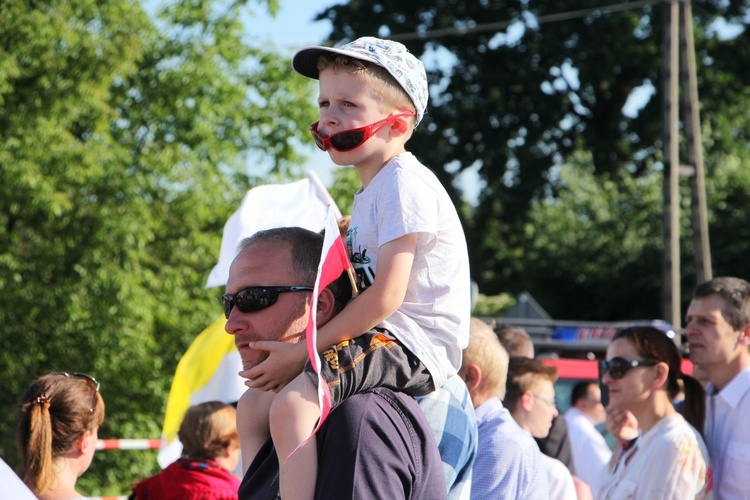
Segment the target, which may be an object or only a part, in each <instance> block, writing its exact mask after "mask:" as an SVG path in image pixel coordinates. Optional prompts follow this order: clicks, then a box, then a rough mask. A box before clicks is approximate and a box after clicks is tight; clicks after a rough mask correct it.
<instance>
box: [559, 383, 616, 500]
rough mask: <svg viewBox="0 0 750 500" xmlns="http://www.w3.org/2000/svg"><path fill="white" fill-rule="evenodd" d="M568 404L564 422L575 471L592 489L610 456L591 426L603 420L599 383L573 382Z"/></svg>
mask: <svg viewBox="0 0 750 500" xmlns="http://www.w3.org/2000/svg"><path fill="white" fill-rule="evenodd" d="M570 404H571V406H570V408H568V411H566V412H565V421H566V423H567V424H568V439H570V445H571V449H572V451H573V463H574V464H575V468H576V474H577V475H578V477H580V478H581V479H582V480H583V481H584V482H586V483H588V485H589V486H591V489H592V490H594V491H596V488H597V487H598V484H597V480H598V478H599V474H600V472H601V470H602V468H604V466H605V465H606V464H607V463H608V462H609V459H610V458H611V457H612V450H610V448H609V446H608V445H607V442H606V441H605V440H604V436H602V434H601V433H600V432H599V431H598V430H597V429H596V427H594V426H595V425H597V424H600V423H602V422H604V419H605V417H606V414H605V412H604V405H602V392H601V389H599V384H598V383H597V382H594V381H584V382H579V383H577V384H576V385H575V386H574V387H573V391H572V393H571V396H570Z"/></svg>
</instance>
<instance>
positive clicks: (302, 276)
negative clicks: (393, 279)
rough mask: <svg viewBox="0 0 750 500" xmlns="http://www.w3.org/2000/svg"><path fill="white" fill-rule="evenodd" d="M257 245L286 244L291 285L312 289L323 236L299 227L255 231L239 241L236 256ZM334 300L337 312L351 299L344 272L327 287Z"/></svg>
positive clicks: (321, 249)
mask: <svg viewBox="0 0 750 500" xmlns="http://www.w3.org/2000/svg"><path fill="white" fill-rule="evenodd" d="M259 245H286V246H288V247H289V248H290V249H291V252H292V269H291V271H292V274H293V275H294V276H295V279H296V280H297V282H296V283H291V285H299V286H314V285H315V278H316V277H317V275H318V263H319V262H320V254H321V253H322V251H323V235H322V234H321V233H316V232H314V231H310V230H309V229H304V228H301V227H276V228H272V229H265V230H263V231H258V232H256V233H254V234H253V235H252V236H249V237H247V238H245V239H243V240H242V241H240V243H239V245H238V246H237V254H238V255H239V254H241V253H242V252H244V251H245V250H247V249H248V248H251V247H255V246H259ZM327 288H328V289H329V290H330V291H331V293H332V294H333V297H334V298H335V299H336V309H337V311H339V312H340V311H341V310H342V309H343V308H344V306H346V304H347V302H349V300H350V299H351V298H352V287H351V282H350V281H349V276H348V274H347V272H346V271H344V272H343V273H341V276H339V277H338V279H336V280H334V281H333V282H332V283H331V284H330V285H328V287H327Z"/></svg>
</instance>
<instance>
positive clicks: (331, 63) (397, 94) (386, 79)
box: [318, 54, 417, 130]
mask: <svg viewBox="0 0 750 500" xmlns="http://www.w3.org/2000/svg"><path fill="white" fill-rule="evenodd" d="M326 69H330V70H333V71H339V70H343V71H346V72H347V73H349V74H350V75H355V76H357V77H359V78H362V79H363V80H364V81H365V83H367V84H368V85H369V87H370V88H371V89H372V91H373V93H374V94H375V97H376V98H377V100H378V101H379V103H380V105H379V106H378V110H379V111H380V112H381V113H383V114H388V113H391V112H392V111H396V110H404V111H406V110H408V111H411V112H413V113H415V116H416V112H417V110H416V108H415V106H414V102H413V101H412V100H411V97H409V94H407V93H406V91H405V90H404V88H403V87H402V86H401V85H400V84H399V83H398V82H397V81H396V79H395V78H393V76H392V75H391V74H390V73H389V72H388V70H387V69H385V68H384V67H382V66H378V65H377V64H373V63H369V62H367V61H362V60H360V59H355V58H353V57H348V56H343V55H333V54H332V55H325V54H324V55H321V56H320V57H319V58H318V71H319V72H322V71H323V70H326ZM415 116H412V117H410V119H409V123H410V124H411V128H412V130H413V129H414V127H415V126H416V118H415Z"/></svg>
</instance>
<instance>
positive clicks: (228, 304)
mask: <svg viewBox="0 0 750 500" xmlns="http://www.w3.org/2000/svg"><path fill="white" fill-rule="evenodd" d="M311 290H312V287H309V286H251V287H249V288H244V289H242V290H240V291H239V292H237V293H226V294H224V295H222V296H221V307H222V308H224V316H226V318H227V319H229V314H230V313H231V312H232V308H233V307H234V306H237V309H239V310H240V312H243V313H251V312H257V311H261V310H263V309H265V308H266V307H269V306H272V305H274V304H275V303H276V301H277V300H279V294H280V293H286V292H308V291H311Z"/></svg>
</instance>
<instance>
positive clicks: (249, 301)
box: [234, 290, 279, 313]
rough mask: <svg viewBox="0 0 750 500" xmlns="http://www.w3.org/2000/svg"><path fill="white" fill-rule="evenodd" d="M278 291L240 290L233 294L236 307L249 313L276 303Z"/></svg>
mask: <svg viewBox="0 0 750 500" xmlns="http://www.w3.org/2000/svg"><path fill="white" fill-rule="evenodd" d="M278 298H279V293H278V292H274V291H272V290H240V291H239V292H237V293H236V294H235V296H234V300H235V301H236V304H237V309H239V310H240V312H243V313H251V312H256V311H260V310H261V309H265V308H266V307H268V306H271V305H273V304H275V303H276V300H278Z"/></svg>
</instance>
